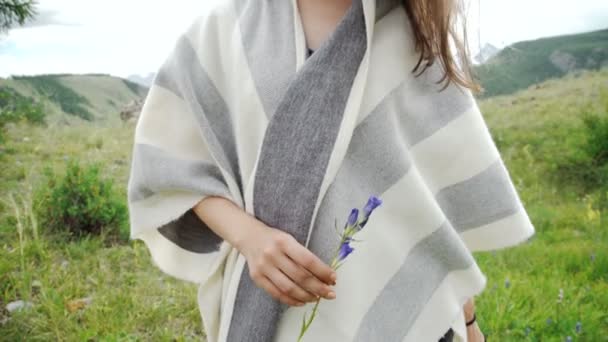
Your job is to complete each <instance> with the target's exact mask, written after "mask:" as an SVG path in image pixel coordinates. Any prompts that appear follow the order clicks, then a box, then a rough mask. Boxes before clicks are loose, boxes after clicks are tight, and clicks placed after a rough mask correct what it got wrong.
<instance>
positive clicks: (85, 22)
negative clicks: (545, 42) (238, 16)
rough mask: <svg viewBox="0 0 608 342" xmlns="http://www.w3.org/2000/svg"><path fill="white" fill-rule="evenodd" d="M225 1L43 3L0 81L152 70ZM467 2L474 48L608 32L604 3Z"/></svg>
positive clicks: (1, 57)
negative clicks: (185, 33)
mask: <svg viewBox="0 0 608 342" xmlns="http://www.w3.org/2000/svg"><path fill="white" fill-rule="evenodd" d="M220 1H227V0H172V1H149V0H103V1H102V0H87V1H82V0H41V1H40V7H39V12H40V14H41V15H40V17H39V20H38V22H34V23H31V24H30V25H29V26H30V27H26V28H22V29H14V30H12V31H10V32H9V35H8V37H6V38H5V39H4V40H2V39H0V76H7V75H10V74H37V73H56V72H70V73H86V72H101V73H111V74H114V75H119V76H128V75H130V74H133V73H140V74H146V73H147V72H149V71H155V70H156V69H157V68H158V67H159V66H160V64H161V63H162V60H163V59H164V58H165V56H166V54H167V53H168V52H169V50H170V49H171V47H172V46H173V44H174V42H175V40H176V39H177V36H178V35H179V34H180V33H181V32H182V31H183V30H185V28H186V26H187V25H189V24H190V23H191V22H192V20H194V18H195V17H197V16H198V15H201V14H203V13H205V11H208V10H209V8H211V7H212V6H215V5H216V4H217V3H218V2H220ZM252 1H260V0H252ZM278 1H288V0H278ZM467 1H469V2H470V4H469V5H470V11H469V21H470V22H471V23H472V26H471V29H470V31H469V34H470V37H471V47H472V48H475V46H476V45H477V44H476V43H477V40H478V37H479V38H480V39H481V42H482V43H484V42H490V43H492V44H494V45H498V46H504V45H506V44H510V43H513V42H516V41H520V40H528V39H535V38H539V37H543V36H551V35H558V34H566V33H574V32H581V31H588V30H594V29H601V28H606V27H607V26H608V1H606V0H578V1H576V2H570V1H555V0H534V1H527V0H510V1H504V0H467ZM479 3H481V8H479V7H478V5H479ZM558 3H559V4H558ZM479 10H481V11H480V12H479ZM479 13H481V17H479ZM480 19H481V20H480ZM477 28H479V31H476V29H477Z"/></svg>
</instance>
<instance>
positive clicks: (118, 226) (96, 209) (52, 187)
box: [35, 160, 127, 238]
mask: <svg viewBox="0 0 608 342" xmlns="http://www.w3.org/2000/svg"><path fill="white" fill-rule="evenodd" d="M44 173H45V175H46V183H45V184H44V186H42V187H41V188H40V189H39V190H38V192H37V193H36V201H35V208H36V209H35V210H36V213H37V214H38V216H39V218H40V221H41V223H42V227H44V228H45V229H46V230H48V231H50V232H54V233H60V234H66V235H68V237H69V238H71V237H83V236H86V235H103V236H112V237H121V238H124V237H125V235H124V234H125V232H126V224H127V208H126V205H125V203H124V201H123V198H122V197H121V196H120V195H118V194H117V192H116V191H115V190H114V185H113V182H112V180H109V179H107V180H105V179H102V178H101V177H100V167H99V165H98V164H92V165H89V166H86V167H81V166H80V164H79V162H78V160H70V161H68V164H67V168H66V171H65V174H64V175H63V176H57V175H56V174H55V172H54V171H53V170H52V169H51V168H49V167H46V168H45V169H44Z"/></svg>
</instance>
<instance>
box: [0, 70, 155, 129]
mask: <svg viewBox="0 0 608 342" xmlns="http://www.w3.org/2000/svg"><path fill="white" fill-rule="evenodd" d="M1 88H10V89H11V90H13V91H16V92H17V93H19V94H20V95H22V96H26V97H29V98H32V99H34V100H35V101H37V102H41V103H42V104H43V106H44V109H45V112H46V116H47V118H49V119H50V120H54V121H65V122H69V121H71V120H87V121H117V120H121V112H125V111H127V112H129V114H128V115H127V116H128V117H130V116H133V115H136V112H137V108H136V107H137V106H138V105H139V104H141V102H142V101H143V99H144V98H145V96H146V94H147V91H148V89H147V88H146V87H144V86H141V85H139V84H136V83H134V82H131V81H129V80H125V79H122V78H118V77H114V76H110V75H103V74H85V75H72V74H54V75H38V76H12V77H10V78H8V79H0V89H1ZM122 116H123V117H125V114H124V113H123V115H122Z"/></svg>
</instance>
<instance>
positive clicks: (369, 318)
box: [128, 0, 534, 341]
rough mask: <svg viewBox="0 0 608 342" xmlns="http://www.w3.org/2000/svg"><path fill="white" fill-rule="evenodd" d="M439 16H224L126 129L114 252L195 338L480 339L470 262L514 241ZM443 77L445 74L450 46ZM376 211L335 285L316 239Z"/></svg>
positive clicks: (368, 6) (308, 2) (288, 12)
mask: <svg viewBox="0 0 608 342" xmlns="http://www.w3.org/2000/svg"><path fill="white" fill-rule="evenodd" d="M457 15H458V12H457V3H456V2H455V1H449V0H445V1H426V0H408V1H403V2H402V1H396V0H395V1H391V0H375V1H374V0H352V1H351V0H335V1H327V0H298V1H296V0H293V1H287V0H274V1H272V0H263V1H262V0H227V1H226V2H225V3H224V4H222V5H221V6H219V7H217V8H216V9H214V11H212V13H210V14H208V15H205V16H202V17H201V18H199V19H198V20H197V21H196V22H195V23H194V24H192V25H191V27H190V28H189V29H188V31H187V32H186V33H185V34H184V35H183V36H182V37H180V39H179V40H178V42H177V44H176V46H175V48H174V51H173V52H172V53H171V55H170V56H169V57H168V58H167V60H166V62H165V63H164V64H163V66H162V67H161V68H160V69H159V72H158V74H157V76H156V78H155V81H154V85H153V86H152V88H151V89H150V93H149V95H148V98H147V99H146V103H145V105H144V108H143V110H142V114H141V116H140V119H139V121H138V124H137V127H136V134H135V144H134V149H133V164H132V169H131V175H130V178H129V185H128V187H129V211H130V219H131V236H132V237H133V238H138V239H141V240H143V241H144V242H145V243H146V245H147V246H148V247H149V249H150V252H151V254H152V257H153V258H154V261H155V262H156V264H157V265H158V266H159V267H160V268H161V269H162V270H164V271H165V272H167V273H168V274H171V275H173V276H176V277H178V278H180V279H184V280H188V281H192V282H195V283H197V284H199V298H198V301H199V306H200V310H201V315H202V320H203V325H204V328H205V331H206V333H207V338H208V340H209V341H270V340H275V341H284V340H285V341H288V340H295V338H294V337H295V336H297V335H298V333H299V324H300V323H301V320H302V319H301V317H302V315H303V314H304V313H305V312H306V309H307V306H305V304H306V303H310V302H314V301H316V300H317V298H318V297H322V298H323V299H325V300H324V301H323V303H322V304H321V305H320V307H319V312H318V317H317V318H316V320H315V321H314V322H313V324H312V326H311V328H310V329H309V332H307V338H310V340H311V341H312V340H327V341H350V340H353V341H380V340H381V341H393V340H395V341H397V340H399V341H401V340H406V341H436V340H439V341H451V340H455V341H467V340H468V341H484V336H483V334H482V333H481V331H480V329H479V326H478V325H477V323H476V320H475V310H474V303H473V296H474V295H476V294H478V293H480V292H481V291H482V290H483V288H484V286H485V283H486V280H485V277H484V276H483V274H482V272H481V271H480V270H479V268H478V267H477V265H476V263H475V262H474V259H473V258H472V255H471V252H473V251H477V250H492V249H499V248H504V247H507V246H513V245H516V244H518V243H521V242H523V241H525V240H526V239H527V238H528V237H530V236H531V235H532V234H533V232H534V229H533V226H532V224H531V222H530V221H529V218H528V216H527V214H526V212H525V210H524V209H523V207H522V206H521V202H520V200H519V197H518V195H517V192H516V191H515V188H514V187H513V184H512V182H511V179H510V177H509V175H508V172H507V170H506V168H505V167H504V164H503V163H502V160H501V158H500V155H499V154H498V151H497V149H496V146H495V145H494V144H493V141H492V139H491V137H490V135H489V132H488V130H487V127H486V126H485V122H484V121H483V118H482V117H481V115H480V113H479V111H478V108H477V106H476V105H475V101H474V99H473V98H472V96H471V92H470V90H471V89H472V90H476V89H477V88H478V87H477V85H476V84H475V83H474V82H473V81H472V79H471V78H470V73H469V72H468V64H467V62H468V59H467V54H466V51H465V49H464V47H463V44H460V43H458V39H457V37H455V34H454V32H456V29H455V27H454V23H455V22H456V21H457V20H456V19H457ZM452 39H453V40H454V41H455V42H456V45H455V46H456V51H457V53H458V55H459V56H460V57H461V59H460V60H461V61H462V63H460V65H459V64H457V62H456V59H455V57H454V55H453V53H452V49H451V48H450V44H451V40H452ZM370 194H377V195H380V196H381V197H382V198H383V201H384V204H383V208H380V209H378V211H377V214H376V213H375V214H374V215H375V217H374V218H373V219H372V221H373V222H372V223H370V224H369V228H366V229H365V230H364V231H362V232H360V233H359V234H361V238H362V240H364V242H362V243H361V245H360V247H358V249H359V250H358V251H357V252H356V253H354V254H353V257H352V258H351V257H349V258H351V259H352V260H349V262H348V264H347V265H344V266H343V267H342V268H340V270H339V272H336V271H334V270H332V269H331V268H330V267H329V266H328V263H329V260H330V256H331V254H332V252H333V251H334V249H335V246H336V243H337V237H336V234H335V231H334V222H335V221H336V220H341V219H342V218H344V217H345V215H346V214H347V213H348V211H349V209H350V208H352V207H353V206H359V205H361V204H363V203H361V202H362V201H363V199H364V198H367V196H369V195H370Z"/></svg>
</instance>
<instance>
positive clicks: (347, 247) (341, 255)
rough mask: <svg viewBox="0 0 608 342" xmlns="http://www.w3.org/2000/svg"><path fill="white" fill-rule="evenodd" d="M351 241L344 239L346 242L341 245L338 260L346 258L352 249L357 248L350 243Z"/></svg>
mask: <svg viewBox="0 0 608 342" xmlns="http://www.w3.org/2000/svg"><path fill="white" fill-rule="evenodd" d="M349 242H350V241H348V240H347V241H344V243H343V244H342V245H341V246H340V252H339V253H338V261H342V260H344V258H346V257H347V256H348V255H349V254H350V253H352V251H354V250H355V249H354V248H352V247H351V246H350V245H349Z"/></svg>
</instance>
